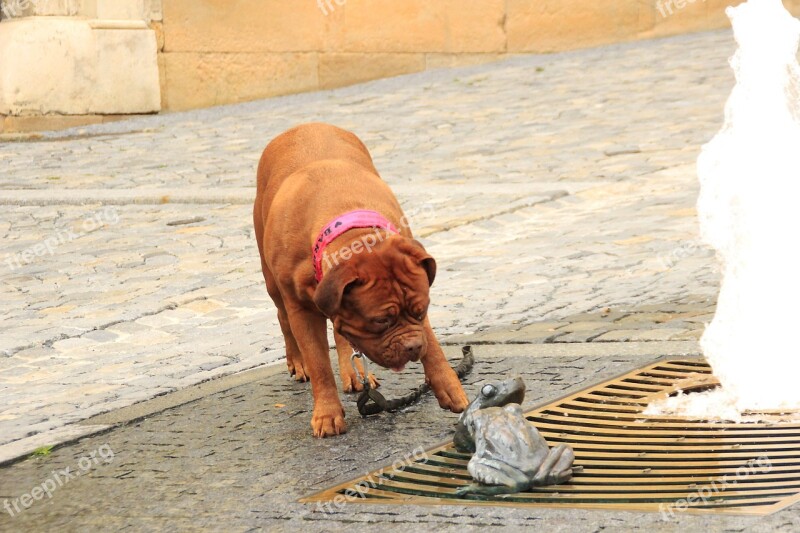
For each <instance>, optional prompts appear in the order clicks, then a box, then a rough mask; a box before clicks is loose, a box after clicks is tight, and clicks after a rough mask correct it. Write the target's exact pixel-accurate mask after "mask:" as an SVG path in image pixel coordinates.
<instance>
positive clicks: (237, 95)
mask: <svg viewBox="0 0 800 533" xmlns="http://www.w3.org/2000/svg"><path fill="white" fill-rule="evenodd" d="M740 2H741V0H660V1H659V0H594V1H592V2H588V1H586V0H238V1H236V2H231V1H230V0H165V1H164V12H163V15H164V17H163V26H161V27H160V28H159V29H160V31H161V33H162V35H163V39H162V40H161V43H162V45H163V46H162V48H161V54H160V68H161V75H162V91H163V102H164V106H165V108H167V109H188V108H194V107H204V106H210V105H216V104H224V103H231V102H241V101H245V100H252V99H256V98H263V97H268V96H275V95H281V94H288V93H295V92H301V91H312V90H317V89H328V88H333V87H340V86H344V85H349V84H353V83H358V82H362V81H366V80H371V79H376V78H383V77H387V76H396V75H399V74H407V73H411V72H418V71H422V70H425V69H430V68H437V67H443V66H454V65H465V64H471V63H480V62H485V61H492V60H495V59H498V58H501V57H503V56H506V55H510V54H511V55H513V54H527V53H547V52H555V51H561V50H570V49H576V48H585V47H591V46H597V45H603V44H608V43H615V42H621V41H631V40H635V39H648V38H653V37H661V36H668V35H674V34H678V33H685V32H693V31H701V30H706V29H715V28H722V27H726V26H728V19H727V17H726V16H725V13H724V10H725V7H726V6H728V5H732V4H738V3H740ZM785 4H786V5H787V7H790V8H791V9H793V12H794V13H795V14H800V0H785Z"/></svg>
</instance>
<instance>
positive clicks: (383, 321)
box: [372, 316, 394, 328]
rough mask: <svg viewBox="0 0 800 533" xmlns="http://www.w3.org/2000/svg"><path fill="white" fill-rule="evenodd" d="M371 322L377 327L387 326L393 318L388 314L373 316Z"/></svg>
mask: <svg viewBox="0 0 800 533" xmlns="http://www.w3.org/2000/svg"><path fill="white" fill-rule="evenodd" d="M372 322H373V323H374V324H375V325H376V326H378V327H381V328H388V327H389V326H391V325H392V323H393V322H394V318H392V317H390V316H382V317H380V318H373V319H372Z"/></svg>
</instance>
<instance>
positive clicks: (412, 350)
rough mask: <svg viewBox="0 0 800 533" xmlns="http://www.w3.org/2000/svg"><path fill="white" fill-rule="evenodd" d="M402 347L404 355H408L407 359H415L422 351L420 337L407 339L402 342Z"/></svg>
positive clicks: (417, 358)
mask: <svg viewBox="0 0 800 533" xmlns="http://www.w3.org/2000/svg"><path fill="white" fill-rule="evenodd" d="M403 348H404V349H405V352H406V357H408V359H409V361H417V360H419V355H420V352H421V351H422V339H421V338H416V339H409V340H407V341H405V342H404V343H403Z"/></svg>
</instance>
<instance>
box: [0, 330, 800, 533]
mask: <svg viewBox="0 0 800 533" xmlns="http://www.w3.org/2000/svg"><path fill="white" fill-rule="evenodd" d="M648 346H651V347H655V344H645V345H641V344H640V345H638V346H635V345H634V344H631V343H622V344H604V345H591V344H578V345H562V346H552V347H547V346H535V345H530V346H514V347H510V346H496V347H478V348H476V350H475V353H476V365H475V368H474V370H473V372H472V374H470V375H469V376H468V378H467V388H468V390H469V391H470V395H473V394H474V393H475V391H477V389H478V388H479V387H480V383H482V382H483V381H485V380H488V379H496V378H498V377H500V376H508V375H511V374H515V373H519V374H520V375H522V376H523V378H524V379H525V382H526V384H527V388H528V394H527V397H526V401H525V406H526V407H528V406H530V407H533V406H535V405H538V404H541V403H544V402H547V401H552V400H554V399H556V398H558V397H561V396H564V395H566V394H568V393H571V392H573V391H575V390H577V389H580V388H584V387H585V386H587V385H589V384H593V383H596V382H600V381H602V380H605V379H608V378H610V377H613V376H616V375H619V374H622V373H624V372H627V371H629V370H631V369H633V368H638V367H641V366H644V365H645V364H647V363H649V362H651V361H653V360H654V359H655V358H658V357H657V356H656V357H654V355H653V353H654V352H656V353H657V352H660V353H661V354H663V355H672V356H675V355H680V356H686V355H687V352H691V351H692V350H691V349H689V350H687V346H686V345H684V344H681V343H678V344H677V345H670V344H664V343H658V347H657V349H655V350H648V349H647V347H648ZM556 350H561V351H562V352H561V354H560V355H559V354H558V352H557V351H556ZM452 351H455V350H452ZM637 351H638V353H637ZM541 352H543V353H541ZM695 353H696V345H695ZM414 366H415V367H416V366H417V365H414ZM411 370H412V371H410V372H404V373H402V374H391V376H390V378H389V379H386V380H385V381H384V384H385V392H386V393H387V394H390V395H394V394H399V393H403V392H405V391H407V390H408V389H410V388H411V387H413V386H415V385H416V383H417V382H418V381H419V380H420V379H421V378H422V376H421V374H420V373H419V371H418V369H416V368H414V369H411ZM345 410H346V412H347V414H348V417H347V420H348V423H349V424H350V426H349V427H350V431H349V433H348V434H346V435H344V436H341V437H339V438H335V439H328V440H317V439H314V438H313V437H312V436H311V434H310V431H309V424H308V422H309V417H310V412H311V397H310V391H309V390H308V385H307V384H298V383H295V382H293V381H292V380H291V379H290V378H289V377H288V375H286V374H285V371H284V370H283V369H282V368H281V369H278V372H277V373H276V374H274V375H271V376H270V375H266V374H263V373H262V375H260V376H259V378H258V379H257V380H255V381H251V382H248V383H244V384H241V385H239V386H237V387H235V388H232V389H229V390H225V391H221V392H216V393H214V394H211V395H209V396H205V397H201V398H199V399H197V400H196V401H194V402H191V403H188V404H184V405H182V406H179V407H175V408H172V409H168V410H166V411H164V412H161V413H159V414H154V415H150V416H148V417H147V418H146V419H144V420H141V421H138V422H135V423H133V424H130V425H127V426H124V427H120V428H118V429H115V430H113V431H111V432H108V433H105V434H101V435H97V436H94V437H90V438H87V439H83V440H81V441H80V442H78V443H76V444H74V445H71V446H67V447H63V448H60V449H57V450H55V451H53V452H52V453H50V454H49V455H46V456H43V457H35V458H31V459H28V460H25V461H23V462H21V463H17V464H15V465H14V466H13V467H11V468H6V469H5V470H4V471H3V475H2V476H0V502H3V501H5V500H6V499H9V501H10V502H11V505H13V502H14V501H15V500H18V499H19V498H20V497H21V496H22V495H24V494H27V493H30V492H31V491H32V490H33V489H34V488H35V487H37V486H41V484H42V483H45V482H46V480H47V479H48V478H49V477H51V476H52V475H53V474H52V473H53V472H54V471H55V472H61V471H63V469H65V468H68V467H70V468H71V469H72V471H73V472H80V474H81V475H80V476H77V477H75V478H74V479H71V480H70V481H69V482H68V483H65V484H64V485H63V486H60V487H57V488H56V489H54V490H53V491H52V497H47V495H43V496H42V497H41V499H40V500H39V501H33V500H32V503H31V505H30V507H29V508H28V509H25V510H22V509H21V512H19V513H15V514H14V516H11V515H10V514H9V513H7V512H5V511H4V512H2V513H0V531H38V530H42V529H45V528H47V529H50V528H63V529H64V530H67V531H86V530H103V531H106V530H115V531H116V530H126V529H131V530H149V529H155V530H184V529H188V530H225V531H255V530H268V531H353V529H354V528H358V527H361V526H363V527H367V528H375V527H380V529H381V530H387V531H409V530H417V529H423V530H430V529H434V528H435V529H436V530H437V531H438V530H442V531H465V530H466V531H473V530H478V529H481V528H485V527H487V526H500V525H502V526H504V527H506V528H509V529H512V530H522V529H528V528H531V527H533V528H537V529H541V530H543V531H569V532H587V533H588V532H596V531H604V530H611V531H647V532H661V531H664V532H666V531H679V530H688V531H701V530H706V531H745V532H751V531H752V532H755V531H779V532H787V533H788V532H791V531H796V530H797V527H800V506H798V505H795V506H793V507H791V508H789V509H786V510H784V511H781V512H779V513H777V514H774V515H772V516H769V517H744V516H735V517H726V516H714V515H705V516H701V515H685V514H681V513H676V516H675V517H674V518H671V517H666V518H665V517H664V516H662V515H660V514H643V513H612V512H604V511H576V510H555V509H535V510H520V509H511V508H499V507H498V508H484V507H482V508H475V507H463V506H442V507H418V506H413V505H404V506H385V505H369V506H363V505H357V504H345V505H341V506H333V507H332V508H330V509H327V508H325V507H324V506H317V505H316V504H298V503H296V501H297V499H298V498H300V497H303V496H307V495H309V494H311V493H314V492H316V491H317V490H320V489H322V488H326V487H329V486H333V485H335V484H338V483H340V482H343V481H347V480H349V479H352V478H354V477H357V476H359V475H363V474H365V473H367V472H369V471H372V470H374V469H377V468H380V467H383V466H385V465H388V464H391V463H392V462H393V461H394V460H398V459H402V458H403V457H404V456H405V455H407V454H408V453H409V452H412V451H413V450H415V449H417V448H418V447H422V448H423V449H427V448H431V447H433V446H435V445H438V444H440V443H441V442H443V441H445V440H448V439H449V438H451V435H452V431H453V423H454V421H455V419H456V415H453V414H450V413H445V412H443V411H441V410H440V409H439V408H438V406H437V405H436V402H435V400H433V399H432V398H430V397H427V398H426V399H424V400H423V401H422V403H420V404H418V405H415V406H413V407H410V408H408V409H406V410H405V411H404V412H401V413H396V414H386V415H381V416H378V417H372V418H368V419H361V418H359V417H357V416H356V415H355V405H354V402H353V398H352V397H349V398H347V399H346V401H345ZM93 452H94V453H95V456H96V457H101V458H103V459H101V460H98V461H95V462H87V461H90V459H84V458H91V454H92V453H93ZM100 454H102V455H100ZM112 454H113V456H112ZM81 465H83V466H85V467H86V468H85V469H83V467H82V466H81ZM26 501H27V500H26ZM12 509H13V507H12ZM378 524H379V525H378Z"/></svg>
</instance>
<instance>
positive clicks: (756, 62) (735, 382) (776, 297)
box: [647, 0, 800, 418]
mask: <svg viewBox="0 0 800 533" xmlns="http://www.w3.org/2000/svg"><path fill="white" fill-rule="evenodd" d="M727 14H728V16H729V17H730V19H731V22H732V24H733V31H734V36H735V37H736V42H737V43H738V45H739V49H738V50H737V52H736V54H735V55H734V56H733V58H732V59H731V66H732V67H733V69H734V71H735V73H736V87H735V88H734V89H733V92H732V93H731V95H730V98H729V99H728V102H727V105H726V108H725V124H724V126H723V128H722V130H721V131H720V132H719V133H718V134H717V135H716V136H715V137H714V139H713V140H712V141H711V142H709V143H708V144H707V145H705V146H704V147H703V150H702V153H701V155H700V158H699V159H698V164H697V170H698V176H699V179H700V185H701V192H700V198H699V200H698V205H697V207H698V214H699V217H700V229H701V234H702V237H703V240H704V241H705V242H707V243H708V244H710V245H711V246H713V247H714V248H715V249H716V250H717V255H718V257H719V259H720V261H721V263H722V272H723V277H722V287H721V290H720V295H719V299H718V303H717V312H716V315H715V316H714V320H713V322H712V323H711V324H710V326H709V327H708V328H707V330H706V332H705V334H704V335H703V338H702V340H701V346H702V348H703V352H704V353H705V355H706V357H707V358H708V360H709V362H710V363H711V365H712V367H713V369H714V374H715V375H716V376H717V377H718V378H719V380H720V383H721V384H722V388H721V389H719V390H717V391H714V392H711V393H702V394H690V395H684V396H681V397H677V398H671V399H670V400H668V401H667V402H660V404H658V405H651V406H650V407H649V408H648V411H647V412H648V413H650V414H657V413H662V414H665V413H668V412H676V413H679V414H688V415H694V416H702V417H706V418H715V417H724V418H734V416H731V415H732V414H733V415H738V414H739V413H743V412H744V411H746V410H751V411H765V410H768V411H775V410H778V411H780V410H795V409H798V408H800V339H798V335H797V333H798V332H800V320H798V318H799V315H800V313H798V306H800V66H798V63H797V49H798V43H800V21H798V20H797V19H795V18H793V17H792V16H791V15H790V14H789V13H788V12H787V11H786V9H785V8H784V7H783V4H782V3H781V1H780V0H748V2H746V3H744V4H742V5H740V6H738V7H735V8H728V10H727ZM795 328H797V331H795Z"/></svg>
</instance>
